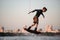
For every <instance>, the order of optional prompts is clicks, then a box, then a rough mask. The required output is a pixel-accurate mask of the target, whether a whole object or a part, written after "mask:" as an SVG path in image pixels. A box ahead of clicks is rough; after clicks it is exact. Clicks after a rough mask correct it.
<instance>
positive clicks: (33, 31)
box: [24, 28, 41, 34]
mask: <svg viewBox="0 0 60 40" xmlns="http://www.w3.org/2000/svg"><path fill="white" fill-rule="evenodd" d="M24 30H26V31H27V32H30V33H34V34H40V33H41V32H38V31H35V30H29V29H28V28H24Z"/></svg>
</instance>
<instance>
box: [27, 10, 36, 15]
mask: <svg viewBox="0 0 60 40" xmlns="http://www.w3.org/2000/svg"><path fill="white" fill-rule="evenodd" d="M35 11H36V10H33V11H31V12H29V13H28V14H30V13H32V12H35Z"/></svg>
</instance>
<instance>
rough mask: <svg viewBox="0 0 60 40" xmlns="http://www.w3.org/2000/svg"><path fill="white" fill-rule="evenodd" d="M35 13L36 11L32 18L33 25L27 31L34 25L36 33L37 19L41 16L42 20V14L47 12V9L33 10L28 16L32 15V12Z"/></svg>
mask: <svg viewBox="0 0 60 40" xmlns="http://www.w3.org/2000/svg"><path fill="white" fill-rule="evenodd" d="M35 11H36V15H35V16H34V17H33V23H34V24H32V25H31V26H29V28H28V30H30V29H31V27H33V26H35V25H36V27H35V31H37V27H38V22H39V19H38V18H39V16H40V15H42V16H43V18H45V16H44V14H43V12H46V11H47V8H46V7H43V9H35V10H33V11H31V12H29V13H28V14H30V13H33V12H35Z"/></svg>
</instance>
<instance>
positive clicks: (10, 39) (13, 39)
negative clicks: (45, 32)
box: [0, 36, 60, 40]
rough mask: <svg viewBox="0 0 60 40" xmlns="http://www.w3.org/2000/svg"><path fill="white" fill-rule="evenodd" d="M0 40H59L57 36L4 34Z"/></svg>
mask: <svg viewBox="0 0 60 40" xmlns="http://www.w3.org/2000/svg"><path fill="white" fill-rule="evenodd" d="M0 40H60V37H59V36H6V37H0Z"/></svg>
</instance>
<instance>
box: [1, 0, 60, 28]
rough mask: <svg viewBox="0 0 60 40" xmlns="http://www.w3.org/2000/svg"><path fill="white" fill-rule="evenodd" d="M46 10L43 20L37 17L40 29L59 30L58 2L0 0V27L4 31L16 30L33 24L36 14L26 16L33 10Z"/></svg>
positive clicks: (57, 0)
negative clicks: (49, 26) (44, 8)
mask: <svg viewBox="0 0 60 40" xmlns="http://www.w3.org/2000/svg"><path fill="white" fill-rule="evenodd" d="M43 7H46V8H47V12H45V13H44V15H45V18H43V17H42V16H40V17H39V26H38V27H40V28H45V26H46V25H53V26H54V28H60V17H59V16H60V0H0V25H2V26H4V27H5V29H18V28H20V29H21V28H22V27H23V26H24V25H27V27H29V26H30V25H31V24H33V17H34V15H35V14H36V12H34V13H31V14H28V13H29V12H30V11H32V10H34V9H42V8H43Z"/></svg>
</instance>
